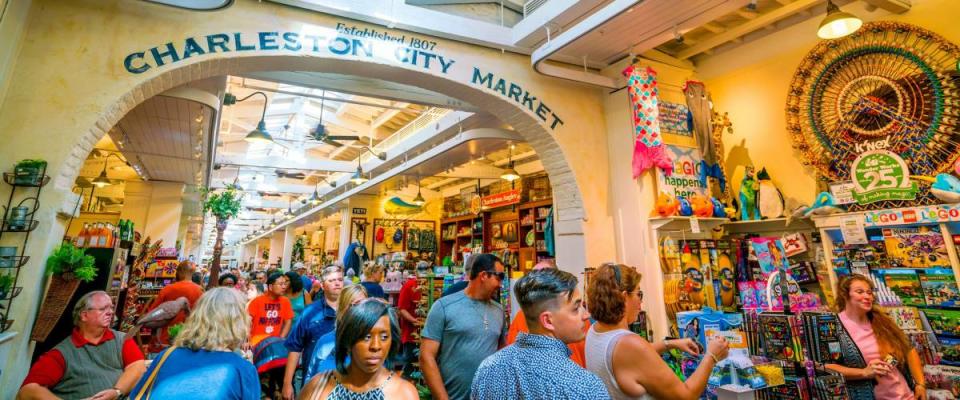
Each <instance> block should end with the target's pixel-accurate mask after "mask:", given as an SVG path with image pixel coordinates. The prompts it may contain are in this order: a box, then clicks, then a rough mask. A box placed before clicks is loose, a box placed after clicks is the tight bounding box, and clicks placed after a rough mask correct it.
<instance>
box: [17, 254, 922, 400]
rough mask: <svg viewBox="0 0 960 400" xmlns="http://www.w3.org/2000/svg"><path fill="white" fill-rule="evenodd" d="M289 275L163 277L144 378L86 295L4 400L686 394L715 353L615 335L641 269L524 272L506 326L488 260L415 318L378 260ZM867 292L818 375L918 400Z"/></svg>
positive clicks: (854, 390)
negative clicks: (170, 310)
mask: <svg viewBox="0 0 960 400" xmlns="http://www.w3.org/2000/svg"><path fill="white" fill-rule="evenodd" d="M417 268H418V270H423V271H425V270H426V269H428V268H430V264H429V263H426V262H421V263H419V264H418V266H417ZM294 270H295V271H296V272H294V271H290V272H286V273H283V272H281V271H277V270H270V271H265V272H259V271H258V272H256V273H253V274H250V275H247V274H244V273H242V272H241V271H239V270H228V271H225V273H224V274H223V275H221V276H220V278H219V280H218V282H217V283H218V284H219V285H218V287H216V288H212V289H208V290H207V291H206V292H204V291H203V290H202V288H201V287H200V286H199V285H197V284H196V283H194V282H193V281H192V277H193V276H195V275H196V268H195V266H194V265H193V264H192V263H191V262H183V263H181V264H180V265H179V266H178V268H177V281H176V283H174V284H171V285H168V286H167V287H165V288H164V289H163V290H161V291H160V293H159V294H158V296H157V298H156V299H155V300H154V301H153V302H151V303H150V304H149V305H148V306H147V308H146V309H147V310H150V309H153V308H155V307H158V306H160V305H161V304H163V303H164V302H166V301H169V300H173V299H178V298H181V297H183V298H185V299H186V300H187V302H188V303H189V305H190V312H189V316H187V313H186V312H182V313H180V314H178V315H177V316H176V317H175V318H173V319H172V320H171V323H170V324H169V325H168V327H170V326H173V325H174V324H181V327H180V330H179V333H177V334H176V336H175V337H174V338H171V337H170V334H169V332H168V329H167V328H164V329H161V333H160V335H159V336H158V340H157V341H156V342H155V343H152V344H151V345H150V346H147V348H148V349H150V350H151V351H150V353H155V354H154V356H153V357H152V358H153V359H154V361H153V362H152V364H151V365H150V367H149V369H147V368H145V367H144V365H145V364H144V358H145V356H144V352H143V351H142V349H141V348H140V347H139V346H138V345H137V343H136V342H135V341H134V340H133V338H129V337H124V334H123V333H121V332H118V331H115V330H112V329H110V326H111V325H112V324H113V322H114V309H115V308H114V307H115V306H114V304H113V303H112V299H111V298H110V296H109V295H107V293H105V292H102V291H95V292H90V293H87V294H85V295H83V296H82V297H81V298H80V299H79V301H78V302H77V304H76V307H75V308H74V309H73V322H74V329H73V332H72V334H71V335H70V336H69V337H67V338H66V339H64V340H63V341H62V342H61V343H59V344H58V345H57V346H56V347H54V348H53V349H52V350H50V351H49V352H47V353H45V354H43V355H42V356H40V358H39V359H38V360H37V362H36V363H35V364H34V365H33V366H32V368H31V369H30V372H29V374H28V376H27V377H26V379H25V380H24V382H23V384H22V386H21V389H20V392H19V394H18V398H19V399H47V398H89V399H94V400H103V399H107V400H110V399H116V398H121V397H123V396H130V398H135V399H141V398H158V399H159V398H190V399H193V400H204V399H244V400H246V399H250V400H252V399H263V398H266V399H284V400H290V399H294V398H299V399H404V400H406V399H417V398H419V394H418V391H417V388H416V387H415V386H414V385H413V384H412V383H411V382H410V381H408V378H409V376H410V371H411V368H409V367H410V366H411V365H413V364H414V363H417V362H418V363H419V367H420V370H421V371H422V378H423V380H422V382H423V383H424V384H425V385H426V387H427V388H428V390H429V391H430V394H431V396H432V398H434V399H438V400H445V399H458V400H459V399H473V400H486V399H514V398H524V399H554V398H566V399H608V398H609V399H653V398H657V399H696V398H699V397H700V396H701V395H702V394H703V393H704V391H705V389H706V385H707V378H708V376H709V374H710V371H711V370H712V369H713V367H714V366H715V365H716V364H717V363H719V362H720V361H721V360H723V359H724V358H725V357H726V356H727V352H728V349H729V346H728V344H727V342H726V341H725V340H724V339H723V338H721V337H714V338H710V339H709V340H708V342H707V343H706V346H705V348H700V347H699V346H698V345H697V344H696V343H695V342H694V341H693V340H691V339H674V340H665V341H657V342H648V341H647V340H646V339H644V338H643V337H641V336H639V335H637V334H635V333H633V332H631V331H630V330H628V329H627V328H628V326H629V325H630V324H631V323H633V322H635V321H636V319H637V316H638V315H639V311H640V309H641V306H642V303H643V291H642V290H640V282H641V274H640V273H639V272H638V271H637V270H636V269H635V268H633V267H630V266H626V265H621V264H612V263H609V264H603V265H601V266H600V267H599V268H597V269H596V271H595V272H594V273H593V275H592V277H591V280H590V283H589V286H588V287H587V288H586V293H582V292H581V290H580V287H579V282H578V279H577V277H576V276H574V275H572V274H570V273H568V272H564V271H560V270H558V269H557V268H556V267H555V266H553V265H551V264H545V263H544V264H538V265H537V266H536V267H535V268H534V270H533V271H532V272H530V273H528V274H527V275H525V276H523V277H522V278H521V279H519V280H518V281H517V282H516V284H515V286H514V288H513V291H514V294H515V296H516V301H517V303H518V304H519V306H520V311H519V312H518V313H517V314H516V316H515V318H514V319H513V321H512V323H510V324H508V323H507V320H506V314H505V312H504V309H503V307H502V306H501V305H500V304H499V302H498V299H499V295H498V294H499V291H500V290H501V288H502V286H503V281H504V280H505V278H506V266H505V265H504V264H503V262H502V261H501V260H500V259H499V258H497V257H496V256H494V255H492V254H480V255H476V256H474V257H472V258H471V259H470V260H469V262H468V263H467V266H466V271H465V272H466V274H467V276H468V278H469V279H468V280H467V281H465V282H466V283H465V284H464V285H463V286H462V289H459V290H451V291H450V292H449V293H446V294H445V295H444V296H443V297H441V298H440V299H438V300H437V301H436V302H435V303H434V304H433V306H432V307H431V308H430V310H429V313H428V314H427V315H426V318H423V317H422V312H418V309H420V308H421V307H423V301H422V300H423V299H421V297H420V293H421V291H420V290H419V288H418V284H417V279H416V276H415V275H411V276H410V278H408V279H407V280H406V281H405V282H404V283H403V285H402V286H401V289H400V291H399V293H398V295H397V296H396V303H397V306H396V307H395V308H394V307H391V306H390V302H389V299H388V298H387V296H386V294H385V293H384V291H383V287H382V286H380V284H379V282H380V280H381V279H382V278H383V274H384V270H383V267H382V266H379V265H376V264H369V263H368V264H366V265H364V267H363V275H362V279H360V282H359V283H356V284H352V283H351V284H348V285H346V286H344V272H343V269H342V268H341V267H339V266H336V265H331V266H327V267H324V268H323V269H321V270H320V271H318V272H319V273H318V274H317V275H316V276H313V275H311V274H310V273H309V269H307V268H305V267H302V264H298V265H295V267H294ZM421 272H422V271H421ZM874 291H875V288H874V287H873V284H872V282H871V281H870V280H869V279H867V278H865V277H863V276H859V275H854V276H852V277H850V278H848V279H845V280H843V281H842V282H841V283H840V285H839V289H838V292H837V299H836V303H837V306H838V308H839V310H838V311H840V314H839V315H840V321H841V322H842V326H843V328H844V329H843V332H841V339H842V347H843V351H844V358H843V359H844V361H845V363H844V365H839V364H828V365H827V368H830V369H832V370H835V371H837V372H838V373H840V374H842V375H843V376H844V377H845V378H846V379H847V381H848V390H849V392H850V395H851V398H852V399H854V400H859V399H874V398H876V399H899V400H910V399H925V398H926V390H925V388H926V386H925V383H924V381H923V373H922V363H921V360H920V357H919V355H918V354H917V351H916V349H913V348H912V347H911V346H910V344H909V341H908V340H907V338H906V337H905V336H904V334H903V332H902V331H900V329H899V328H898V327H897V326H896V324H895V323H894V322H893V321H892V320H891V319H890V318H889V317H887V316H886V315H885V314H884V313H883V311H882V310H880V309H879V308H878V307H877V305H876V304H875V296H874ZM181 301H182V300H181ZM421 327H422V331H420V329H421ZM418 331H419V333H418ZM420 334H422V337H420V336H419V335H420ZM418 340H419V342H420V343H419V346H418V345H417V342H418ZM156 346H159V348H158V349H157V350H155V351H153V348H154V347H156ZM673 349H676V350H680V351H683V352H687V353H690V354H694V355H700V354H702V361H701V362H700V364H699V366H698V367H697V368H696V370H695V371H694V373H693V374H692V375H690V376H689V377H688V378H687V379H686V380H683V381H681V380H680V379H679V378H678V377H677V376H676V374H675V373H674V371H673V370H672V369H671V368H670V367H669V366H667V364H666V363H665V362H664V361H663V359H662V358H661V355H660V354H661V353H663V352H666V351H668V350H673ZM399 367H407V368H403V373H402V374H401V373H398V372H397V371H399V370H400V368H399Z"/></svg>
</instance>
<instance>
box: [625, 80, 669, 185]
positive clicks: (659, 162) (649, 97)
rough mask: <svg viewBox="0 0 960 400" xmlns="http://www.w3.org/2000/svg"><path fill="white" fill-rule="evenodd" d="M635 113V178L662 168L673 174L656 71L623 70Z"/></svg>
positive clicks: (667, 173) (666, 172)
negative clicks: (666, 148) (666, 146)
mask: <svg viewBox="0 0 960 400" xmlns="http://www.w3.org/2000/svg"><path fill="white" fill-rule="evenodd" d="M623 75H624V76H626V77H627V91H628V93H629V97H630V104H631V106H632V110H633V130H634V132H633V134H634V141H635V142H634V145H633V146H634V147H633V177H634V178H637V177H639V176H640V174H642V173H643V172H644V171H646V170H648V169H650V168H653V167H658V168H660V169H661V170H663V172H664V173H665V174H666V175H670V174H671V173H673V162H672V160H670V156H669V155H668V154H667V153H666V152H665V151H664V147H663V138H662V137H661V135H660V119H659V118H660V110H659V107H658V106H657V103H658V102H659V96H660V94H659V89H658V88H657V72H656V71H654V70H653V68H650V67H646V68H641V67H639V66H636V65H631V66H629V67H627V69H625V70H623Z"/></svg>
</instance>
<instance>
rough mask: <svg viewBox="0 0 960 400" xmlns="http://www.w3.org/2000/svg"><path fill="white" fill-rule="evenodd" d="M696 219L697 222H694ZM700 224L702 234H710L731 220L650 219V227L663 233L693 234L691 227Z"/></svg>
mask: <svg viewBox="0 0 960 400" xmlns="http://www.w3.org/2000/svg"><path fill="white" fill-rule="evenodd" d="M694 219H695V220H697V221H696V222H694V221H692V220H694ZM698 222H699V224H700V231H701V232H709V231H711V230H713V228H716V227H718V226H720V225H723V224H726V223H728V222H730V220H729V219H727V218H697V217H660V218H650V227H651V228H653V229H655V230H661V231H686V232H692V228H691V227H692V226H693V225H694V224H696V223H698Z"/></svg>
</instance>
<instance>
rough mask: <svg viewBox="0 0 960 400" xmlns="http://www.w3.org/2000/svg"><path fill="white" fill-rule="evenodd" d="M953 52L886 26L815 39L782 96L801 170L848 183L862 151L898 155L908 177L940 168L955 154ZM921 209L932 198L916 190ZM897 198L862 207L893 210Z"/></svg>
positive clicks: (914, 30) (959, 108)
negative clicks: (828, 38) (798, 154)
mask: <svg viewBox="0 0 960 400" xmlns="http://www.w3.org/2000/svg"><path fill="white" fill-rule="evenodd" d="M958 60H960V47H958V46H957V45H956V44H954V43H952V42H949V41H948V40H946V39H945V38H943V37H942V36H940V35H938V34H936V33H933V32H931V31H928V30H925V29H923V28H920V27H917V26H914V25H909V24H903V23H894V22H873V23H867V24H865V25H864V26H863V27H862V28H861V29H860V30H859V31H858V32H856V33H854V34H852V35H850V36H848V37H845V38H842V39H837V40H830V41H822V42H821V43H820V44H819V45H817V46H816V47H815V48H814V49H813V50H811V51H810V53H809V54H807V56H806V57H805V58H804V59H803V61H802V62H801V63H800V65H799V67H798V68H797V71H796V73H795V74H794V77H793V82H792V83H791V85H790V93H789V94H788V98H787V105H786V113H787V129H788V131H789V132H790V133H791V136H792V140H793V147H794V148H795V149H796V150H797V151H798V152H799V153H800V155H801V160H802V161H803V162H804V164H805V165H807V166H809V167H812V168H813V169H815V170H816V171H817V173H818V175H819V176H820V178H821V179H823V180H825V181H827V182H843V181H850V180H851V179H853V178H856V177H855V176H851V165H852V164H853V163H854V161H855V160H856V159H857V158H858V157H860V156H861V155H862V154H863V153H865V152H869V151H889V152H892V153H895V154H896V155H899V156H900V157H901V158H902V159H903V160H904V161H905V162H906V164H907V165H909V169H910V173H911V174H913V175H925V176H932V175H936V174H937V173H941V172H945V171H948V170H949V169H950V168H951V165H952V164H953V163H954V162H955V161H956V159H957V156H958V151H957V144H958V142H960V140H958V135H960V93H958V91H957V87H958V84H960V78H958V74H957V61H958ZM917 201H918V202H919V203H921V204H931V203H934V202H936V199H935V198H933V196H931V194H930V193H929V192H928V191H926V190H924V191H922V192H921V193H920V195H919V196H918V197H917ZM904 204H905V203H904V202H903V201H897V200H885V201H878V202H874V203H872V204H870V205H869V208H892V207H900V206H903V205H904Z"/></svg>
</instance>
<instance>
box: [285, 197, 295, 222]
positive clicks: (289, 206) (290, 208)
mask: <svg viewBox="0 0 960 400" xmlns="http://www.w3.org/2000/svg"><path fill="white" fill-rule="evenodd" d="M284 215H285V216H287V217H288V218H289V217H292V216H293V204H292V203H291V202H290V200H289V199H287V212H286V213H285V214H284Z"/></svg>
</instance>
